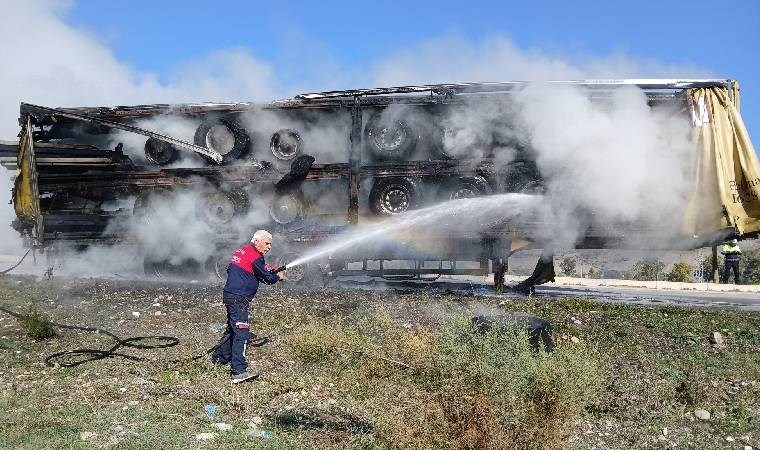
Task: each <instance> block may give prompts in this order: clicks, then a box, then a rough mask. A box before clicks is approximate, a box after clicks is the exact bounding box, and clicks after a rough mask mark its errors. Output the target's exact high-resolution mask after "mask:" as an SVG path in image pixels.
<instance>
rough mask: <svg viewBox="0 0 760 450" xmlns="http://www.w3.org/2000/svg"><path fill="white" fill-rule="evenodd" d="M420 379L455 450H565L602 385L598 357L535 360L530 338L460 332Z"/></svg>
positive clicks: (455, 330) (460, 327)
mask: <svg viewBox="0 0 760 450" xmlns="http://www.w3.org/2000/svg"><path fill="white" fill-rule="evenodd" d="M433 361H434V362H433V364H432V365H431V367H429V368H428V371H427V372H426V373H425V374H422V375H421V378H422V379H423V380H424V382H425V383H426V386H427V388H428V389H429V390H430V391H431V394H433V395H434V397H435V398H436V400H437V401H438V402H439V404H440V407H441V409H442V411H444V417H445V423H446V427H447V430H446V431H447V434H448V436H449V438H450V439H451V440H452V443H453V444H454V446H455V447H456V448H537V447H539V448H558V447H561V446H562V444H563V441H564V438H565V437H566V436H567V434H568V433H569V432H570V429H571V428H572V426H573V423H574V422H575V421H576V420H577V419H578V417H579V415H580V414H581V413H582V412H583V410H584V408H585V407H586V406H588V405H589V404H591V403H593V402H594V401H595V400H596V398H597V395H598V392H599V389H600V387H601V384H602V375H601V372H600V368H599V365H598V362H597V358H596V356H595V353H594V351H592V350H591V349H589V348H586V347H583V346H572V347H561V348H558V349H557V350H556V351H555V352H553V353H544V352H539V353H534V352H533V351H532V350H531V348H530V345H529V344H528V340H527V336H526V335H525V333H522V332H519V331H517V330H516V332H515V333H504V332H495V331H491V332H488V333H485V334H478V333H474V332H473V331H472V330H471V329H469V324H468V323H464V322H461V321H460V322H459V323H456V324H454V325H453V326H452V327H451V328H450V329H449V330H447V332H446V333H445V334H444V336H443V337H442V338H441V341H440V345H439V347H438V348H437V350H436V354H435V355H434V357H433Z"/></svg>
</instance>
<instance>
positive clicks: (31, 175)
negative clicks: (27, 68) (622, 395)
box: [13, 120, 42, 245]
mask: <svg viewBox="0 0 760 450" xmlns="http://www.w3.org/2000/svg"><path fill="white" fill-rule="evenodd" d="M17 167H18V173H17V174H16V181H15V184H14V188H13V206H14V208H15V210H16V217H18V218H19V220H22V221H26V222H29V223H31V224H32V227H31V229H32V236H31V237H32V240H33V243H34V244H35V245H38V244H40V236H41V231H42V215H41V214H40V200H39V193H38V188H37V167H36V162H35V158H34V141H33V140H32V127H31V124H30V123H29V121H28V120H27V123H26V126H25V127H24V129H23V130H22V132H21V140H20V141H19V146H18V159H17Z"/></svg>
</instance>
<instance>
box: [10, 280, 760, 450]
mask: <svg viewBox="0 0 760 450" xmlns="http://www.w3.org/2000/svg"><path fill="white" fill-rule="evenodd" d="M16 281H22V283H21V284H17V283H16ZM219 289H220V286H218V285H206V284H200V283H199V284H193V285H187V284H170V283H143V284H141V285H135V284H134V282H114V281H101V280H80V281H72V282H67V283H57V282H55V280H54V281H52V282H47V281H42V282H33V281H31V280H27V279H8V278H6V279H0V304H2V305H3V306H6V307H11V308H13V309H15V310H17V311H19V310H20V311H24V310H26V309H27V308H28V307H29V305H32V306H34V307H35V308H36V309H37V310H38V311H44V312H45V314H46V315H47V316H49V317H50V318H51V319H52V320H54V321H56V322H63V323H68V324H78V325H96V326H101V327H103V328H106V329H108V330H109V331H112V332H115V333H116V334H117V335H119V336H121V337H129V336H138V335H156V334H162V335H175V336H177V337H179V338H180V339H181V343H180V345H178V346H177V347H173V348H170V349H166V350H162V351H157V350H153V351H137V350H134V349H127V350H125V352H127V353H129V354H133V355H138V356H142V357H145V358H147V359H146V361H143V362H131V361H125V360H122V359H105V360H101V361H95V362H91V363H88V364H85V365H82V366H79V367H75V368H71V369H62V368H46V367H44V366H43V365H42V363H41V361H42V359H43V358H44V357H45V356H46V355H49V354H51V353H54V352H57V351H62V350H65V349H72V348H81V347H90V348H109V347H110V346H111V345H113V341H112V339H111V338H109V337H108V336H105V335H100V334H95V333H84V332H82V333H80V332H75V331H70V330H64V331H61V332H60V333H59V334H58V335H57V336H56V337H55V338H54V339H47V340H44V341H37V340H34V339H32V338H31V337H30V336H29V335H27V334H26V333H25V332H24V331H23V329H22V327H21V325H20V324H19V322H18V321H17V320H16V319H13V318H10V317H8V316H0V448H98V447H103V448H166V449H179V448H209V447H215V448H231V447H246V448H299V449H300V448H315V449H320V450H326V449H343V448H354V449H364V448H435V449H445V448H451V449H456V448H494V449H495V448H542V449H545V448H559V447H567V446H571V447H573V448H653V447H654V448H658V447H665V446H670V445H676V446H678V447H681V448H722V447H725V446H726V445H727V444H726V443H727V441H726V440H725V437H726V436H729V435H730V436H732V437H733V438H734V439H735V442H734V444H736V443H742V442H746V444H747V445H753V446H758V445H757V444H758V441H757V439H758V437H759V436H760V434H759V433H758V429H757V423H758V420H759V417H760V416H759V415H758V414H759V411H758V407H757V405H758V404H760V383H758V381H757V380H758V379H760V356H759V355H760V332H759V331H758V330H760V316H758V315H757V314H750V313H737V312H731V311H716V310H689V309H683V308H676V307H667V308H644V307H627V306H620V305H611V304H599V303H596V302H592V301H589V300H585V299H566V300H557V299H550V298H547V299H544V298H540V297H539V298H534V299H532V300H529V301H526V300H513V301H509V302H507V303H504V304H501V305H500V304H499V302H501V301H502V300H503V298H500V297H484V296H463V295H459V294H450V293H425V292H417V293H410V294H399V293H394V292H392V291H375V292H362V291H356V290H329V291H317V292H288V291H280V290H277V289H271V288H270V289H265V290H262V292H261V293H260V297H259V299H258V302H257V303H256V304H255V305H254V308H253V313H254V316H255V320H254V324H255V329H256V332H257V333H258V334H260V335H268V336H271V337H272V342H271V343H270V344H268V345H266V346H264V347H262V348H260V349H255V350H253V349H252V350H251V352H250V355H249V356H250V360H251V364H252V366H253V367H254V368H256V369H257V370H260V371H261V372H262V373H263V376H262V378H261V379H260V380H258V381H256V382H253V383H245V384H243V385H238V386H234V387H233V386H231V385H230V383H229V381H228V379H227V373H226V369H225V368H218V367H214V366H212V365H211V364H210V363H209V362H208V361H207V360H206V359H205V358H204V359H201V360H198V361H190V360H189V359H190V357H192V356H193V355H196V354H198V353H201V352H203V350H205V349H206V348H208V347H209V346H211V345H212V344H213V343H214V342H215V341H216V339H217V338H218V335H217V334H214V333H212V332H210V331H209V329H208V326H209V324H213V323H223V321H224V313H223V309H222V308H221V306H220V305H219V302H218V295H219ZM155 303H159V304H160V305H161V306H160V307H156V306H153V305H154V304H155ZM514 310H521V311H526V312H529V313H533V314H536V315H539V316H542V317H544V318H546V319H548V320H549V321H550V322H551V323H552V326H553V330H554V332H553V336H554V338H555V340H556V341H557V343H558V347H557V351H556V352H554V353H552V354H546V353H534V352H532V351H530V349H529V346H528V343H527V340H526V338H525V336H524V335H522V334H519V333H518V334H515V333H508V332H507V333H495V332H490V333H486V334H477V333H473V332H472V330H471V329H470V328H469V321H468V320H467V319H468V318H469V317H472V316H474V315H479V314H482V313H483V312H484V311H486V312H492V313H505V312H508V311H514ZM132 311H140V312H141V313H142V314H141V317H140V319H138V320H132V319H130V317H131V313H132ZM156 311H161V313H162V314H161V315H156V314H155V312H156ZM571 318H575V319H576V320H571ZM712 331H720V332H722V333H723V335H724V337H725V340H726V346H725V347H723V348H715V347H712V346H711V345H710V344H709V342H708V341H707V336H708V335H709V333H710V332H712ZM571 337H576V338H577V339H578V340H579V342H577V343H575V342H573V341H571V340H570V338H571ZM174 360H181V361H182V362H180V363H176V362H172V361H174ZM206 404H214V405H217V407H218V414H217V416H216V417H214V418H210V417H208V416H207V414H206V413H205V412H204V411H203V406H204V405H206ZM40 405H44V409H43V410H41V409H40ZM696 408H703V409H707V410H709V411H710V412H711V413H712V415H713V419H712V420H711V421H710V422H698V421H694V419H693V414H692V413H693V410H694V409H696ZM254 418H260V419H261V424H259V427H262V428H265V429H267V430H269V431H271V432H272V438H270V439H266V440H264V439H262V438H250V437H246V435H245V432H244V431H245V430H246V429H247V427H248V423H249V422H250V421H252V420H253V419H254ZM256 420H258V419H256ZM212 422H226V423H230V424H232V425H234V426H235V428H234V429H233V430H232V431H230V432H224V433H219V434H218V435H217V437H216V439H215V440H214V442H213V444H211V445H209V443H202V442H197V441H196V440H195V435H196V434H197V433H201V432H211V431H213V428H212V425H211V424H212ZM664 427H667V428H668V430H669V434H668V435H667V436H666V437H665V439H666V440H662V438H661V437H662V434H661V433H660V431H661V430H662V428H664ZM82 433H96V435H89V434H82Z"/></svg>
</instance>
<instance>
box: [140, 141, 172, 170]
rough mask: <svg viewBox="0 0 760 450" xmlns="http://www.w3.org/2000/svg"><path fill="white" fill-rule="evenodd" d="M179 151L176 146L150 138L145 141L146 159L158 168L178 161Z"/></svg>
mask: <svg viewBox="0 0 760 450" xmlns="http://www.w3.org/2000/svg"><path fill="white" fill-rule="evenodd" d="M178 156H179V151H178V150H177V147H175V146H174V145H172V144H170V143H168V142H165V141H162V140H159V139H156V138H149V139H148V140H147V141H145V159H147V160H148V161H149V162H151V163H152V164H155V165H157V166H165V165H167V164H171V163H173V162H174V161H176V160H177V158H178Z"/></svg>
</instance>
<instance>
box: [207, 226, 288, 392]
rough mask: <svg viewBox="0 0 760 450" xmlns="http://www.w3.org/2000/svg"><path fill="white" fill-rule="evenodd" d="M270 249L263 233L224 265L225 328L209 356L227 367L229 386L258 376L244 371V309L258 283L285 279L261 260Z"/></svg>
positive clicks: (247, 325)
mask: <svg viewBox="0 0 760 450" xmlns="http://www.w3.org/2000/svg"><path fill="white" fill-rule="evenodd" d="M271 248H272V235H271V234H270V233H269V232H268V231H265V230H258V231H256V232H255V233H254V234H253V238H251V242H250V243H249V244H246V245H244V246H242V247H240V248H239V249H237V250H235V252H234V253H233V254H232V258H231V259H230V264H229V266H227V283H226V284H225V285H224V290H223V291H222V301H223V302H224V306H225V308H226V309H227V329H226V330H225V332H224V335H223V336H222V338H221V339H220V340H219V344H218V345H217V347H216V349H215V350H214V352H213V353H212V355H211V361H212V362H213V363H214V364H228V363H229V364H231V367H230V380H231V381H232V383H233V384H237V383H241V382H243V381H246V380H250V379H252V378H256V377H258V373H256V372H254V371H248V370H247V369H248V363H247V362H246V359H245V351H246V347H247V345H248V341H249V340H250V337H251V331H250V328H251V326H250V322H249V316H248V307H249V305H250V303H251V300H253V297H254V296H255V295H256V291H257V290H258V288H259V282H264V283H266V284H274V283H276V282H278V281H280V280H282V279H284V278H285V272H279V273H273V272H272V270H273V268H272V267H270V266H268V265H267V264H266V263H265V261H264V255H266V254H267V253H268V252H269V250H270V249H271Z"/></svg>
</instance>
